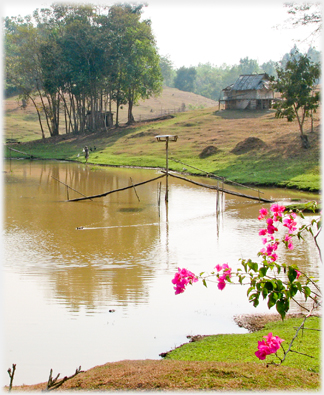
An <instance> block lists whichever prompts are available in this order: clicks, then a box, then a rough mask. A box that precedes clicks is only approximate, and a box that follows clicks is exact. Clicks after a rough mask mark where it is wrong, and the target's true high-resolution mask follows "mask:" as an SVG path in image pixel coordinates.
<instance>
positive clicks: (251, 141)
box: [231, 137, 267, 155]
mask: <svg viewBox="0 0 324 395" xmlns="http://www.w3.org/2000/svg"><path fill="white" fill-rule="evenodd" d="M266 147H267V144H266V143H265V142H264V141H262V140H261V139H259V138H258V137H248V138H246V139H245V140H243V141H240V142H239V143H238V144H237V145H236V147H235V148H234V149H232V151H231V152H232V153H233V154H236V155H241V154H245V153H246V152H249V151H252V150H254V149H260V148H266Z"/></svg>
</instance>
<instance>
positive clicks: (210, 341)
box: [165, 317, 321, 373]
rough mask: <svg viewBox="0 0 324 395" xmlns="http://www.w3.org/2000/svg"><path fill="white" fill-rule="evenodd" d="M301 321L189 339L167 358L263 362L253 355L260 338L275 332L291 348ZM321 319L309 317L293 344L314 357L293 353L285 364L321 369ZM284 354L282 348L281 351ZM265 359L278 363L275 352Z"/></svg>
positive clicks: (276, 323)
mask: <svg viewBox="0 0 324 395" xmlns="http://www.w3.org/2000/svg"><path fill="white" fill-rule="evenodd" d="M301 323H302V319H301V318H290V319H287V320H285V321H277V322H271V323H268V324H266V325H265V327H264V329H262V330H260V331H257V332H254V333H248V334H237V335H216V336H207V337H203V338H199V340H198V341H194V342H190V343H188V344H185V345H183V346H181V347H179V348H176V349H175V350H173V351H171V352H169V353H167V355H166V357H165V358H166V359H174V360H181V361H217V362H255V363H261V364H264V363H265V362H264V361H260V360H258V359H257V358H256V356H255V355H254V352H255V351H257V345H258V341H261V340H262V336H266V335H267V334H268V333H269V332H272V334H273V335H274V336H279V337H280V338H282V339H285V341H284V342H283V344H282V345H283V347H284V348H285V349H288V345H289V343H290V341H291V339H292V338H293V337H294V334H295V333H296V329H295V328H298V327H299V326H300V324H301ZM320 327H321V325H320V318H318V317H311V318H309V319H307V321H306V324H305V328H307V330H304V331H303V333H302V334H300V335H299V336H298V338H297V339H296V340H295V342H294V345H293V347H292V349H293V350H295V351H298V352H299V353H304V354H308V355H311V356H312V358H310V357H306V356H304V355H301V354H297V353H294V352H291V353H290V354H288V357H287V359H286V361H285V363H284V365H285V366H289V367H291V368H296V369H300V368H302V369H304V370H307V371H310V372H315V373H319V372H320V361H321V356H320V347H319V345H320V340H321V335H320V333H321V332H320V331H319V330H320ZM278 354H279V356H281V357H282V356H283V352H282V350H280V351H279V352H278ZM266 362H269V363H271V362H276V363H278V362H279V360H278V358H276V357H275V355H274V354H272V355H270V356H268V357H267V359H266Z"/></svg>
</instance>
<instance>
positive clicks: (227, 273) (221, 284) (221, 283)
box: [215, 263, 232, 291]
mask: <svg viewBox="0 0 324 395" xmlns="http://www.w3.org/2000/svg"><path fill="white" fill-rule="evenodd" d="M215 269H217V271H218V272H220V271H221V270H223V274H222V275H219V274H217V281H218V284H217V287H218V289H220V290H221V291H222V290H223V289H224V288H225V286H226V282H225V280H229V279H230V278H231V272H232V269H231V268H230V267H229V266H228V263H223V265H216V266H215Z"/></svg>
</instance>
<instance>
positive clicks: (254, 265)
mask: <svg viewBox="0 0 324 395" xmlns="http://www.w3.org/2000/svg"><path fill="white" fill-rule="evenodd" d="M248 266H249V268H250V269H251V270H253V271H254V272H257V271H258V266H259V265H258V264H257V263H256V262H252V261H248Z"/></svg>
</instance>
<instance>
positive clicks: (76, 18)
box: [4, 3, 163, 137]
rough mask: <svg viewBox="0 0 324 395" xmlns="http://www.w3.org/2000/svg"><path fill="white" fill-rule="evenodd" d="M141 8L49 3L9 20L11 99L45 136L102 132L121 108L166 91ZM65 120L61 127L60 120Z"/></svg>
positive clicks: (6, 36) (7, 51) (7, 63)
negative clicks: (26, 109)
mask: <svg viewBox="0 0 324 395" xmlns="http://www.w3.org/2000/svg"><path fill="white" fill-rule="evenodd" d="M142 7H143V5H130V4H117V5H114V6H110V7H108V6H107V7H106V6H95V5H91V4H87V5H76V4H70V5H69V4H64V3H62V4H59V3H57V4H52V5H51V6H50V7H49V8H46V9H37V10H35V11H34V13H33V15H32V16H26V17H24V18H21V17H12V18H8V17H7V18H6V19H5V23H4V48H5V71H6V81H5V82H6V93H7V95H8V94H10V93H11V94H12V93H19V94H20V97H21V99H22V102H23V104H26V103H27V102H28V101H30V102H32V103H33V104H34V106H35V108H36V110H37V114H38V117H39V123H40V127H41V131H42V136H43V137H45V131H46V132H49V134H50V135H51V136H55V135H58V134H59V127H60V125H61V127H62V123H63V124H65V131H66V133H73V134H78V133H84V132H86V131H90V132H91V131H98V130H105V129H107V128H108V127H109V126H112V125H111V123H112V117H111V114H112V104H114V110H115V111H114V112H115V114H116V115H115V117H116V118H115V119H116V125H118V111H119V108H120V106H122V105H126V104H127V105H128V122H129V123H132V122H133V121H134V118H133V113H132V110H133V106H134V104H135V103H136V101H137V100H139V99H146V98H148V97H150V96H152V95H154V94H157V93H159V92H161V89H162V81H163V78H162V74H161V69H160V64H159V63H160V57H159V55H158V52H157V48H156V43H155V39H154V36H153V34H152V29H151V22H150V21H149V20H143V21H141V14H142ZM63 117H64V121H63V120H62V119H61V118H63Z"/></svg>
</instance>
